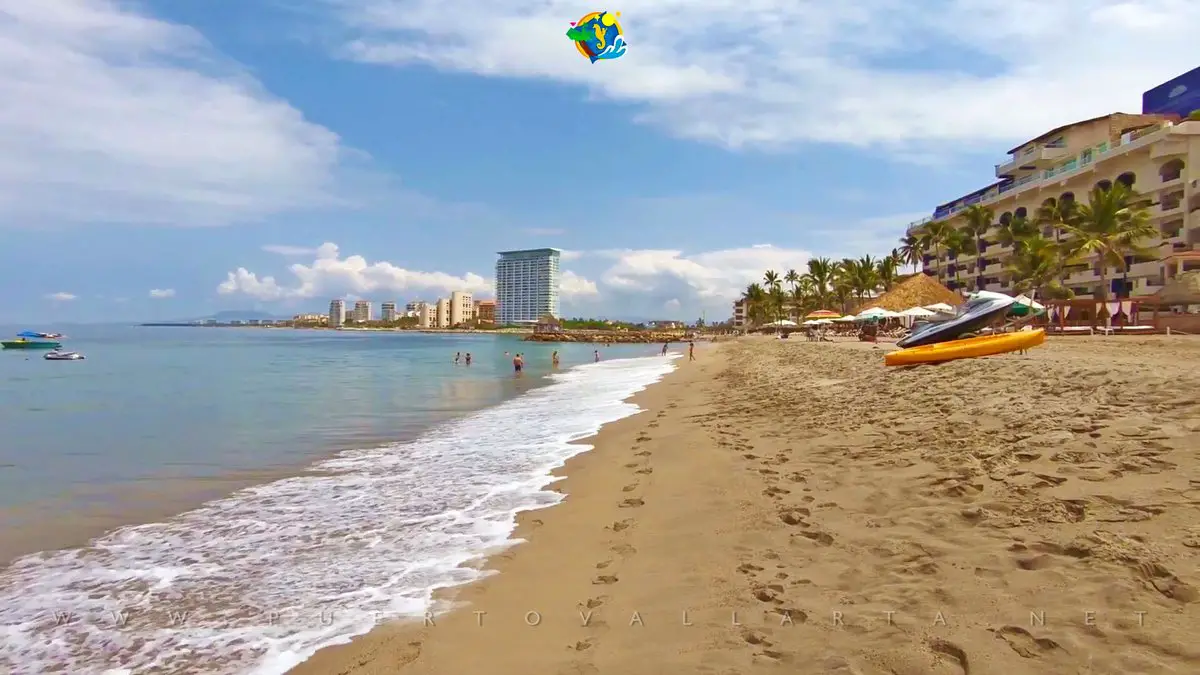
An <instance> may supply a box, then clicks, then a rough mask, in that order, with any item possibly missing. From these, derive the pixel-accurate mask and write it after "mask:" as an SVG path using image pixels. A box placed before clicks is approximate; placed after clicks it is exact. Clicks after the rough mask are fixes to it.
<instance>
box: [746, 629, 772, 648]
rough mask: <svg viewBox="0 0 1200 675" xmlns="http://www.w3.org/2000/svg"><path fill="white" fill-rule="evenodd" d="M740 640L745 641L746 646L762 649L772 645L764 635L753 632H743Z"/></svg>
mask: <svg viewBox="0 0 1200 675" xmlns="http://www.w3.org/2000/svg"><path fill="white" fill-rule="evenodd" d="M742 639H743V640H745V641H746V643H747V644H752V645H759V646H763V647H770V646H771V644H772V643H771V641H770V640H768V639H767V637H766V636H765V635H763V634H762V633H759V632H758V631H753V630H748V631H744V632H743V633H742Z"/></svg>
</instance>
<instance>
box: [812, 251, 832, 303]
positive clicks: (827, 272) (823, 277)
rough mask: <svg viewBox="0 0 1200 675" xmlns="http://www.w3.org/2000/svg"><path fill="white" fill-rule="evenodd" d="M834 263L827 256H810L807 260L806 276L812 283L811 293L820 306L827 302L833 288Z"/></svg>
mask: <svg viewBox="0 0 1200 675" xmlns="http://www.w3.org/2000/svg"><path fill="white" fill-rule="evenodd" d="M835 268H836V265H835V264H834V263H833V261H831V260H830V259H829V258H811V259H809V261H808V274H806V275H804V276H806V277H807V278H808V279H809V281H810V282H811V284H812V288H813V290H812V294H813V297H814V298H815V299H816V300H817V304H818V305H820V308H823V307H825V306H826V305H827V304H828V302H829V295H830V292H831V291H832V290H833V273H834V269H835Z"/></svg>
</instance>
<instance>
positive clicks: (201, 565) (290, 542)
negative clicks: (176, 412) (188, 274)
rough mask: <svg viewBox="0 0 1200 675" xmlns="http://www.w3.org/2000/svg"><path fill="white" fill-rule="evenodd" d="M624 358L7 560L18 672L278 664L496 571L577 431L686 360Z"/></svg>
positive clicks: (10, 641)
mask: <svg viewBox="0 0 1200 675" xmlns="http://www.w3.org/2000/svg"><path fill="white" fill-rule="evenodd" d="M674 358H676V357H675V356H674V355H673V356H671V357H666V358H660V357H655V358H639V359H618V360H612V361H605V362H601V363H594V364H587V365H584V366H579V367H577V368H573V369H571V370H568V371H566V372H563V373H560V374H556V375H553V376H552V377H553V380H554V381H553V383H552V384H550V385H548V386H546V387H542V388H539V389H535V390H532V391H530V392H528V393H526V394H524V395H522V396H520V397H518V398H515V399H512V400H510V401H507V402H505V403H502V404H501V405H499V406H496V407H494V408H489V409H486V410H482V411H479V412H477V413H474V414H472V415H469V416H467V417H465V418H462V419H460V420H457V421H455V422H452V423H449V424H447V425H445V426H443V427H440V428H437V429H434V430H433V431H431V432H430V433H427V434H425V435H424V436H422V437H420V438H418V439H416V440H414V441H411V442H405V443H398V444H395V445H391V446H386V447H380V448H371V449H365V450H354V451H349V452H345V453H342V454H340V455H339V456H337V457H335V458H333V459H330V460H327V461H323V462H320V463H318V464H316V465H315V466H313V467H312V468H311V471H310V472H309V473H308V474H306V475H304V476H299V477H295V478H289V479H285V480H280V481H276V482H273V483H269V484H265V485H261V486H257V487H254V488H249V489H246V490H242V491H240V492H238V493H236V494H234V495H232V496H230V497H228V498H225V499H222V500H219V501H215V502H211V503H209V504H207V505H205V506H203V507H201V508H199V509H196V510H194V511H190V512H187V513H184V514H181V515H180V516H177V517H175V518H173V519H171V520H168V521H166V522H162V523H152V524H148V525H139V526H135V527H126V528H122V529H119V530H116V531H114V532H112V533H110V534H107V535H105V536H103V537H101V538H99V539H97V540H95V541H93V542H91V544H90V545H89V546H87V547H85V548H81V549H74V550H69V551H58V552H52V553H42V554H37V555H31V556H26V557H24V558H21V559H19V560H17V561H15V562H14V563H13V564H12V565H11V566H10V567H9V568H7V569H4V570H0V671H3V672H12V673H20V674H24V673H69V674H71V675H91V674H98V675H99V674H111V675H117V674H120V673H138V674H139V675H140V674H142V673H183V672H186V673H194V674H196V675H208V674H224V673H251V674H253V675H278V674H279V673H283V672H285V671H287V670H288V669H290V668H291V667H293V666H294V665H296V664H297V663H300V662H302V661H304V660H305V659H307V658H308V657H309V656H311V655H312V654H313V653H314V652H315V651H316V650H318V649H320V648H321V647H324V646H327V645H331V644H336V643H339V642H345V641H347V640H349V639H350V638H351V637H353V636H355V635H361V634H363V633H365V632H367V631H369V630H370V629H371V628H372V627H374V626H375V625H376V624H377V623H378V622H380V621H383V620H388V619H396V618H402V617H422V616H424V614H425V613H426V612H427V611H429V610H430V608H431V602H432V600H431V599H432V594H433V592H434V591H435V590H436V589H438V588H445V587H448V586H454V585H458V584H463V583H467V582H470V581H472V580H474V579H477V578H479V577H480V576H481V575H482V574H484V572H481V571H479V570H476V569H473V568H472V567H465V566H464V564H465V563H469V562H472V561H474V560H478V559H479V558H481V557H482V556H484V555H486V554H490V553H493V552H495V551H497V550H499V549H500V548H502V547H504V546H507V545H511V543H512V542H511V540H510V536H511V534H512V531H513V528H514V524H515V518H516V514H517V513H518V512H520V511H526V510H530V509H537V508H543V507H546V506H550V505H553V504H555V503H557V502H558V501H559V500H561V499H562V496H561V495H559V494H558V493H555V492H550V491H546V490H545V488H546V487H547V486H548V485H549V484H550V483H551V482H553V481H554V480H555V479H554V478H553V477H551V475H550V472H551V471H552V470H553V469H555V468H557V467H559V466H561V465H562V464H563V463H564V462H565V461H566V460H567V459H569V458H570V457H571V456H573V455H575V454H578V453H580V452H583V451H585V450H588V449H589V446H587V445H580V444H572V443H571V442H572V441H577V440H579V439H582V438H586V437H588V436H590V435H592V434H594V433H596V431H597V430H599V428H600V426H601V425H603V424H606V423H608V422H612V421H615V420H618V419H621V418H623V417H627V416H629V415H632V414H634V413H635V412H637V411H638V408H637V407H636V406H634V405H633V404H630V403H627V402H625V399H627V398H628V397H629V396H631V395H633V394H634V393H636V392H638V391H640V390H642V389H644V388H645V387H646V386H648V385H650V384H652V383H653V382H655V381H657V380H659V379H660V378H661V377H662V376H663V375H665V374H666V373H668V372H670V371H671V370H672V369H673V368H674V364H673V359H674Z"/></svg>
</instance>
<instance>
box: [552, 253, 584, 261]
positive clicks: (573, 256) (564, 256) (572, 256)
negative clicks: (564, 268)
mask: <svg viewBox="0 0 1200 675" xmlns="http://www.w3.org/2000/svg"><path fill="white" fill-rule="evenodd" d="M582 257H583V251H561V252H560V253H559V255H558V259H559V260H564V261H567V262H570V261H572V260H579V259H580V258H582Z"/></svg>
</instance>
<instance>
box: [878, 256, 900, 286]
mask: <svg viewBox="0 0 1200 675" xmlns="http://www.w3.org/2000/svg"><path fill="white" fill-rule="evenodd" d="M902 264H903V263H902V262H901V256H900V252H899V251H897V250H896V249H892V253H891V255H887V256H884V258H883V260H880V261H879V264H878V265H876V267H875V274H876V276H878V277H879V283H881V284H883V290H884V291H885V292H886V291H890V290H892V285H893V284H895V283H896V272H897V271H898V270H899V269H900V265H902Z"/></svg>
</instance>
